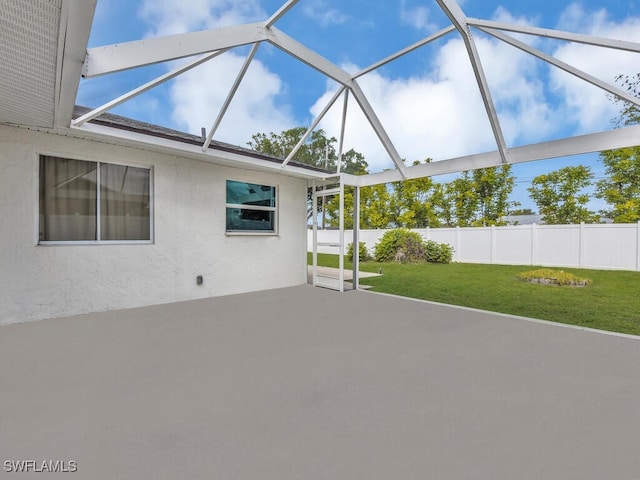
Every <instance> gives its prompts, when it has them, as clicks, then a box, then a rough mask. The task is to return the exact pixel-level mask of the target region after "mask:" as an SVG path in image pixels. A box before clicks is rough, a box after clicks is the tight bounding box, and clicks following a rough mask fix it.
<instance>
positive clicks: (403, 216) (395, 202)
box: [389, 158, 441, 228]
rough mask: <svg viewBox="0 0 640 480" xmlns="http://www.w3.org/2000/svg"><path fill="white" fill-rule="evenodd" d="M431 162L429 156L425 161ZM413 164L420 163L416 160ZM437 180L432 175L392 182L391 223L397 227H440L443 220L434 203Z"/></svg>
mask: <svg viewBox="0 0 640 480" xmlns="http://www.w3.org/2000/svg"><path fill="white" fill-rule="evenodd" d="M429 162H431V159H430V158H428V159H427V160H425V162H424V163H429ZM413 165H414V166H415V165H420V161H418V160H416V161H414V162H413ZM434 186H435V182H434V181H433V180H432V179H431V177H422V178H412V179H409V180H404V181H402V182H394V183H392V184H391V192H392V194H391V199H390V202H389V203H390V205H389V207H390V209H391V223H393V224H394V225H395V226H396V227H404V228H426V227H439V226H440V224H441V222H440V220H439V218H438V213H437V211H436V208H435V206H434V203H433V198H432V196H433V193H434Z"/></svg>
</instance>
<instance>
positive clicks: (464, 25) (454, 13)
mask: <svg viewBox="0 0 640 480" xmlns="http://www.w3.org/2000/svg"><path fill="white" fill-rule="evenodd" d="M436 2H437V4H438V5H439V7H440V8H441V9H442V11H443V12H444V13H445V14H446V15H447V17H448V18H449V19H450V21H451V23H452V25H451V26H449V27H447V28H444V29H442V30H439V31H438V32H435V33H433V34H431V35H429V36H427V37H425V38H424V39H422V40H420V41H418V42H415V43H414V44H412V45H409V46H407V47H405V48H403V49H401V50H399V51H398V52H396V53H393V54H391V55H389V56H387V57H386V58H384V59H382V60H380V61H378V62H376V63H373V64H372V65H370V66H369V67H366V68H364V69H363V70H361V71H359V72H357V73H356V74H349V73H348V72H346V71H345V70H344V69H342V68H340V67H339V66H337V65H335V64H334V63H332V62H331V61H329V60H328V59H326V58H324V57H323V56H322V55H319V54H318V53H317V52H315V51H313V50H311V49H309V48H307V47H306V46H305V45H303V44H301V43H300V42H298V41H297V40H295V39H294V38H292V37H290V36H289V35H287V34H285V33H284V32H282V31H280V30H279V29H278V28H277V27H276V26H275V24H276V23H277V22H278V21H279V20H280V19H281V18H282V17H283V16H285V15H286V14H287V13H288V12H289V11H291V9H292V8H294V7H295V6H296V4H297V3H298V0H288V1H286V2H284V3H283V4H282V6H281V7H280V8H279V9H278V10H277V11H276V12H275V13H273V15H271V16H270V17H269V18H268V19H267V20H266V21H264V22H256V23H250V24H245V25H236V26H229V27H223V28H218V29H214V30H208V31H201V32H190V33H184V34H179V35H170V36H165V37H158V38H150V39H144V40H139V41H134V42H126V43H122V44H117V45H109V46H104V47H98V48H91V49H89V50H87V54H86V58H85V62H84V65H83V68H82V75H83V76H84V77H86V78H91V77H95V76H99V75H106V74H109V73H114V72H119V71H122V70H126V69H130V68H137V67H140V66H144V65H149V64H154V63H159V62H166V61H170V60H175V59H179V58H185V57H190V56H194V55H205V56H203V57H200V58H198V59H196V60H194V61H192V62H189V63H187V64H186V65H185V66H183V67H181V68H179V69H177V70H174V71H173V72H170V73H168V74H166V75H163V76H161V77H158V78H157V79H156V80H153V81H152V82H149V83H147V84H145V85H143V86H141V87H138V88H137V89H135V90H132V91H131V92H129V93H127V94H125V95H122V96H121V97H118V98H117V99H115V100H112V101H111V102H109V103H107V104H105V105H103V106H102V107H99V108H97V109H94V110H93V111H91V112H89V113H88V114H86V115H85V116H83V117H81V118H79V119H77V120H76V121H75V122H74V124H73V126H74V127H86V124H85V122H87V121H88V120H90V119H92V118H95V116H98V115H100V113H103V112H105V111H107V110H109V109H111V108H113V107H114V106H116V105H119V104H120V103H122V102H124V101H127V100H129V99H130V98H133V97H134V96H136V95H138V94H140V93H142V92H143V91H146V90H148V89H149V88H153V87H154V86H156V85H158V84H160V83H161V82H163V81H166V80H168V79H170V78H174V77H175V76H177V75H179V74H181V73H183V72H184V71H187V70H188V69H190V68H193V67H194V66H196V65H199V64H200V63H203V62H205V61H208V60H211V59H212V58H213V57H215V56H217V55H219V54H220V53H222V52H224V51H227V50H229V49H232V48H235V47H240V46H245V45H251V46H252V50H251V53H250V54H249V56H248V57H247V59H246V61H245V63H244V65H243V67H242V69H241V71H240V73H239V74H238V76H237V77H236V80H235V82H234V84H233V86H232V87H231V90H230V92H229V94H228V95H227V98H226V100H225V102H224V104H223V106H222V108H221V110H220V111H219V112H217V116H216V119H215V121H214V123H213V126H212V128H211V130H210V131H209V133H208V135H207V139H206V141H205V144H204V145H203V148H204V149H205V150H206V147H207V146H208V145H209V142H211V140H212V139H213V137H214V135H215V133H216V131H217V129H218V127H219V126H220V124H221V122H222V121H223V118H224V116H225V113H226V111H227V109H228V108H229V105H230V103H231V102H232V100H233V97H234V95H235V93H236V90H237V89H238V87H239V85H240V83H241V82H242V80H243V78H244V75H245V73H246V71H247V69H248V68H249V65H250V63H251V61H252V59H253V57H254V55H255V52H256V50H257V48H258V45H259V44H260V43H262V42H268V43H270V44H272V45H273V46H275V47H277V48H278V49H280V50H282V51H283V52H285V53H287V54H288V55H290V56H292V57H294V58H296V59H297V60H299V61H300V62H302V63H304V64H306V65H308V66H309V67H311V68H313V69H314V70H316V71H318V72H320V73H321V74H323V75H324V76H326V77H328V78H331V79H332V80H334V81H336V82H337V83H338V85H339V88H338V91H337V93H336V95H334V96H333V98H332V99H331V100H330V101H329V102H328V104H327V105H326V106H325V108H324V109H323V110H322V112H321V113H320V115H319V116H318V117H317V118H316V119H315V120H314V122H313V124H312V126H311V127H310V128H309V129H308V130H307V132H306V133H305V135H304V137H303V139H302V140H301V142H300V143H299V144H298V145H297V146H296V147H295V148H294V150H293V151H292V152H290V154H289V155H288V156H287V158H285V159H284V160H283V162H282V167H283V168H285V167H287V166H288V163H289V162H290V161H291V160H292V158H294V156H295V154H296V152H297V151H298V149H299V148H300V147H301V146H302V144H303V143H304V141H306V139H307V138H308V136H309V135H310V134H311V133H312V131H313V130H314V129H315V128H317V126H318V124H319V122H320V121H321V120H322V118H323V117H324V116H325V115H326V114H327V112H328V111H329V110H330V109H331V108H332V107H333V105H334V104H335V102H336V101H337V99H338V98H339V97H340V95H344V106H343V112H342V125H341V133H340V145H339V149H338V160H339V161H338V166H337V173H339V172H340V168H341V164H342V154H343V148H344V134H345V124H346V121H347V115H346V112H347V105H348V102H349V101H350V99H351V98H353V100H354V101H355V102H356V103H357V104H358V106H359V107H360V109H361V110H362V112H363V114H364V116H365V118H366V119H367V121H368V123H369V124H370V125H371V127H372V129H373V131H374V132H375V134H376V136H377V137H378V139H379V141H380V142H381V144H382V146H383V147H384V149H385V151H386V152H387V154H388V155H389V157H390V159H391V160H392V161H393V163H394V165H395V170H391V171H386V172H381V173H375V174H370V175H368V176H367V175H365V176H359V177H353V178H352V176H350V175H345V179H346V181H347V182H351V183H350V184H352V185H362V186H364V185H373V184H376V183H384V182H388V181H396V180H402V179H405V178H417V177H419V176H430V175H438V174H442V173H451V172H457V171H461V170H469V169H474V168H483V167H488V166H496V165H500V164H504V163H520V162H526V161H532V160H540V159H545V158H555V157H560V156H570V155H576V154H580V153H586V152H594V151H600V150H604V149H607V148H622V147H627V146H635V145H638V144H639V143H640V132H638V130H637V129H636V128H633V127H627V128H624V129H617V130H613V131H609V132H600V133H596V134H590V135H583V136H580V137H574V138H568V139H562V140H556V141H552V142H543V143H539V144H535V145H527V146H523V147H516V148H509V147H508V146H507V145H506V142H505V139H504V135H503V132H502V128H501V126H500V120H499V117H498V114H497V110H496V107H495V104H494V101H493V98H492V93H491V90H490V87H489V84H488V82H487V79H486V76H485V72H484V69H483V65H482V61H481V58H480V56H479V54H478V51H477V46H476V40H475V38H474V36H473V31H472V29H477V30H478V31H481V32H484V33H486V34H488V35H491V36H493V37H495V38H497V39H498V40H500V41H502V42H505V43H507V44H510V45H512V46H513V47H515V48H519V49H520V50H523V51H525V52H527V53H528V54H531V55H534V56H536V57H537V58H539V59H541V60H543V61H544V62H546V63H549V64H551V65H554V66H556V67H558V68H561V69H563V70H565V71H567V72H568V73H570V74H572V75H574V76H576V77H578V78H580V79H581V80H583V81H586V82H589V83H591V84H593V85H595V86H597V87H599V88H601V89H603V90H604V91H606V92H609V93H610V94H612V95H615V96H616V97H618V98H620V99H622V100H625V101H628V102H632V103H634V104H636V105H640V100H638V99H637V98H636V97H633V96H632V95H629V94H628V93H627V92H624V91H622V90H621V89H619V88H616V87H615V86H614V85H611V84H609V83H607V82H603V81H601V80H599V79H597V78H595V77H593V76H592V75H589V74H587V73H585V72H583V71H581V70H580V69H578V68H575V67H573V66H572V65H569V64H567V63H565V62H562V61H560V60H558V59H555V58H553V57H551V56H550V55H547V54H546V53H544V52H541V51H539V50H537V49H535V48H533V47H531V46H529V45H527V44H526V43H524V42H521V41H519V40H517V39H515V38H513V37H512V36H510V35H507V34H505V33H503V32H515V33H518V34H526V35H534V36H540V37H543V38H553V39H557V40H562V41H567V42H575V43H581V44H586V45H591V46H597V47H605V48H611V49H615V50H620V51H628V52H635V53H640V44H639V43H635V42H629V41H623V40H613V39H607V38H601V37H595V36H591V35H584V34H576V33H571V32H564V31H558V30H551V29H546V28H538V27H531V26H526V25H515V24H509V23H505V22H496V21H491V20H483V19H477V18H470V17H467V16H466V15H465V13H464V12H463V10H462V9H461V8H460V6H459V4H458V2H457V1H456V0H436ZM65 4H66V3H65ZM454 31H457V32H458V33H459V34H460V36H461V38H462V40H463V41H464V44H465V48H466V51H467V54H468V56H469V60H470V63H471V66H472V69H473V72H474V76H475V79H476V83H477V85H478V89H479V93H480V95H481V97H482V101H483V104H484V108H485V111H486V114H487V117H488V120H489V123H490V125H491V129H492V132H493V136H494V139H495V142H496V146H497V150H496V151H494V152H489V153H483V154H476V155H468V156H464V157H459V158H452V159H445V160H441V161H437V162H432V163H429V164H426V165H424V164H423V165H417V166H412V167H405V165H404V163H403V161H402V159H401V157H400V155H399V153H398V151H397V149H396V146H395V145H394V143H393V141H392V139H391V137H390V136H389V134H388V133H387V131H386V129H385V128H384V126H383V124H382V122H381V121H380V119H379V118H378V116H377V114H376V111H375V108H374V107H373V106H372V105H371V104H370V102H369V100H368V98H367V96H366V95H365V93H364V92H363V91H362V89H361V88H360V86H359V84H358V79H359V78H361V77H362V76H364V75H366V74H367V73H369V72H372V71H374V70H376V69H378V68H380V67H382V66H383V65H386V64H388V63H390V62H393V61H394V60H396V59H398V58H400V57H402V56H404V55H407V54H409V53H410V52H413V51H416V50H418V49H420V48H421V47H424V46H425V45H428V44H430V43H431V42H433V41H436V40H438V39H440V38H442V37H444V36H445V35H449V34H451V33H452V32H454ZM66 103H68V102H66Z"/></svg>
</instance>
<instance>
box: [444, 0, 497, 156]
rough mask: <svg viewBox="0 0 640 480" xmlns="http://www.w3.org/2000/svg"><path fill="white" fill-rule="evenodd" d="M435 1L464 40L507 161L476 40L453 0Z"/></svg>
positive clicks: (494, 133)
mask: <svg viewBox="0 0 640 480" xmlns="http://www.w3.org/2000/svg"><path fill="white" fill-rule="evenodd" d="M436 1H437V2H438V5H440V8H442V10H443V11H444V13H445V14H446V15H447V16H448V17H449V19H450V20H451V22H452V23H453V25H454V26H455V27H456V29H457V30H458V32H460V35H461V36H462V40H463V41H464V45H465V47H466V49H467V53H468V54H469V60H471V67H472V68H473V73H474V75H475V77H476V81H477V82H478V88H479V89H480V95H481V96H482V102H483V103H484V108H485V110H486V111H487V116H488V117H489V123H490V124H491V130H492V131H493V136H494V138H495V140H496V144H497V145H498V152H499V153H500V158H501V159H502V163H508V159H507V144H506V142H505V140H504V134H503V133H502V128H501V127H500V120H499V119H498V112H497V111H496V107H495V104H494V103H493V99H492V98H491V91H490V90H489V84H488V83H487V78H486V76H485V74H484V69H483V68H482V62H481V61H480V55H478V49H477V47H476V42H475V40H474V39H473V35H472V34H471V29H470V28H469V25H468V23H467V18H466V16H465V14H464V13H463V12H462V10H461V9H460V7H459V6H458V4H457V3H456V2H455V1H454V0H436Z"/></svg>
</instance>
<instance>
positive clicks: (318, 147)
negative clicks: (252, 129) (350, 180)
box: [247, 127, 337, 170]
mask: <svg viewBox="0 0 640 480" xmlns="http://www.w3.org/2000/svg"><path fill="white" fill-rule="evenodd" d="M306 131H307V128H306V127H295V128H290V129H289V130H284V131H282V132H281V133H277V134H276V133H273V132H271V133H269V134H268V135H267V134H266V133H256V134H255V135H252V137H251V138H252V141H249V142H247V144H248V145H249V147H251V148H252V149H253V150H255V151H257V152H262V153H266V154H267V155H273V156H274V157H278V158H283V159H284V158H287V156H289V154H290V153H291V152H292V151H293V149H294V148H295V146H296V145H297V144H298V142H299V141H300V139H301V138H302V137H303V135H304V134H305V132H306ZM335 143H336V139H335V138H333V137H331V138H327V136H326V134H325V132H324V130H322V129H320V130H314V131H313V132H311V135H309V137H308V138H307V140H306V141H305V142H304V144H303V145H302V146H301V147H300V149H299V150H298V152H297V153H296V155H295V156H294V157H293V160H294V161H296V162H300V163H304V164H306V165H312V166H314V167H319V168H327V169H329V170H331V169H333V170H335V167H336V158H337V157H336V151H335V147H334V144H335Z"/></svg>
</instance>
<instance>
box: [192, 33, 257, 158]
mask: <svg viewBox="0 0 640 480" xmlns="http://www.w3.org/2000/svg"><path fill="white" fill-rule="evenodd" d="M258 47H260V44H259V43H254V44H253V47H251V51H250V52H249V55H248V56H247V58H246V59H245V61H244V63H243V64H242V68H241V69H240V72H238V76H237V77H236V79H235V81H234V82H233V86H232V87H231V90H229V94H228V95H227V98H225V100H224V104H223V105H222V108H221V109H220V113H218V118H216V121H215V122H214V123H213V126H212V127H211V130H210V131H209V134H208V135H207V139H206V140H205V142H204V145H202V151H203V152H206V151H207V149H208V148H209V145H210V144H211V140H213V135H214V134H215V133H216V131H217V130H218V127H219V126H220V123H221V122H222V118H223V117H224V114H225V113H227V109H228V108H229V105H230V104H231V100H233V97H234V96H235V94H236V92H237V91H238V87H239V86H240V83H241V82H242V79H243V78H244V76H245V74H246V73H247V70H248V69H249V65H251V62H252V61H253V59H254V57H255V56H256V53H257V52H258Z"/></svg>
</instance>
